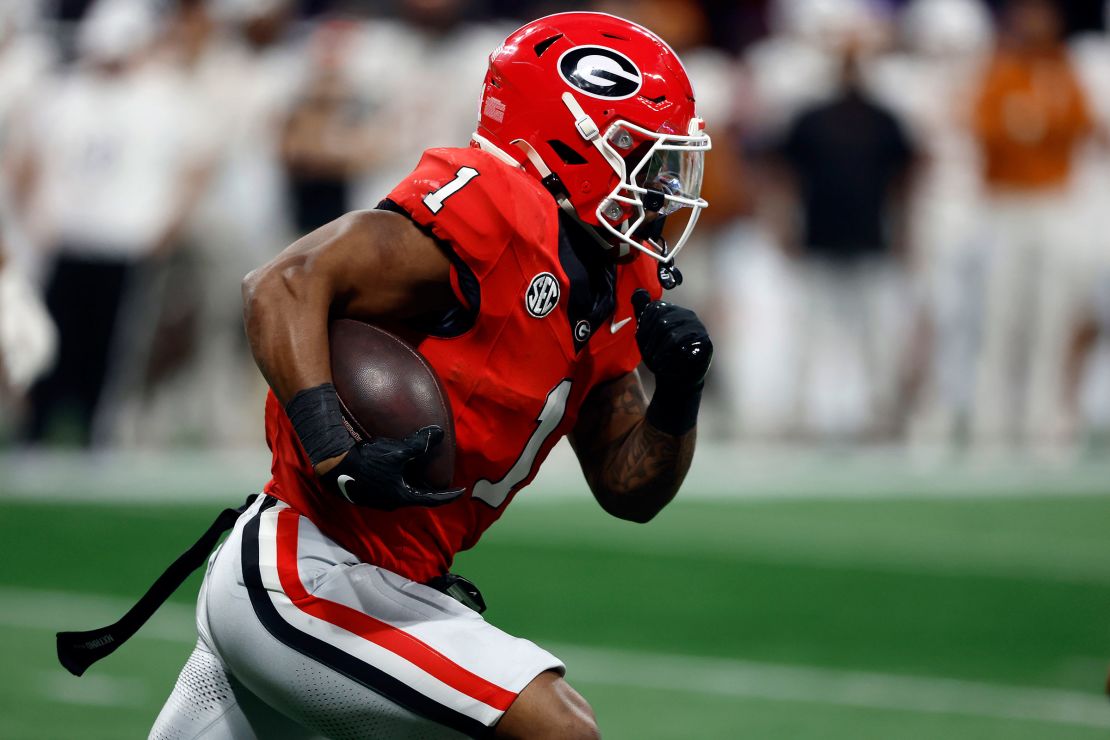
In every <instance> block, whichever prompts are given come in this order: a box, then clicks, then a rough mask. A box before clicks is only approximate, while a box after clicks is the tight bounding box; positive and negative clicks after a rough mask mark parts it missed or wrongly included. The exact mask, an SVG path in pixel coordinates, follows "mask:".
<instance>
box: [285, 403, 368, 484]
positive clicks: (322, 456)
mask: <svg viewBox="0 0 1110 740" xmlns="http://www.w3.org/2000/svg"><path fill="white" fill-rule="evenodd" d="M285 413H286V414H287V415H288V416H289V421H291V422H293V429H294V430H295V431H296V432H297V436H298V437H299V438H300V440H301V446H302V447H304V451H305V452H307V453H308V459H309V460H311V461H312V464H313V465H317V464H319V463H320V462H321V461H323V460H327V459H328V458H331V457H335V456H336V455H342V454H343V453H344V452H346V451H347V450H349V449H351V448H352V447H354V446H355V440H354V438H353V437H351V433H350V432H348V431H347V427H346V425H345V424H344V423H343V412H342V411H340V407H339V394H338V393H336V392H335V386H334V385H332V384H331V383H324V384H322V385H318V386H315V387H313V388H306V389H304V390H303V391H297V395H295V396H293V398H292V399H290V401H289V403H287V404H285Z"/></svg>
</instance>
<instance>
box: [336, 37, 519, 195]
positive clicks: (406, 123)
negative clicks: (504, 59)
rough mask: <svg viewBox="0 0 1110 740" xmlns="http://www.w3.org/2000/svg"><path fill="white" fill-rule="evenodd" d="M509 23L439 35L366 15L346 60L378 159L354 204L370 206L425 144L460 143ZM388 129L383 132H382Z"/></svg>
mask: <svg viewBox="0 0 1110 740" xmlns="http://www.w3.org/2000/svg"><path fill="white" fill-rule="evenodd" d="M511 30H512V29H511V28H510V27H509V26H505V25H499V24H462V25H459V26H457V27H456V28H455V29H454V30H452V31H450V32H448V33H446V34H444V35H439V34H433V33H429V32H426V31H423V30H421V29H419V28H414V27H412V26H411V25H408V24H404V23H400V22H396V21H389V20H371V21H366V22H365V24H364V27H363V30H362V32H361V33H360V34H359V37H358V39H357V40H356V41H355V42H354V48H353V49H352V50H351V52H350V54H349V55H348V58H349V60H350V67H349V69H348V74H349V75H350V80H351V83H352V86H353V88H354V89H355V91H356V94H357V95H358V96H359V98H360V99H361V100H362V101H364V102H365V104H366V105H367V106H368V107H369V110H370V113H369V116H368V117H367V126H368V127H369V128H370V129H371V130H372V129H374V128H375V127H377V126H380V127H381V129H382V135H381V137H380V141H381V148H380V154H381V156H380V158H379V159H378V161H377V162H376V163H375V164H374V165H373V166H372V167H371V168H370V170H369V171H368V172H367V173H366V174H365V175H364V176H363V177H362V178H360V179H359V181H357V182H356V183H355V187H354V191H353V193H352V205H353V206H354V207H356V208H373V207H374V206H375V205H377V204H378V201H380V200H381V199H382V198H384V197H385V196H386V195H387V194H388V193H389V191H390V190H391V189H392V188H393V186H394V185H395V184H396V183H397V181H398V180H399V179H400V178H402V177H404V176H405V175H406V174H408V173H409V172H411V171H412V168H413V167H415V166H416V163H417V162H418V161H419V159H420V155H421V153H422V152H423V151H424V150H425V149H426V148H428V147H429V146H463V145H465V144H466V142H468V141H469V140H470V134H471V133H472V132H473V130H474V124H475V122H476V121H477V120H478V113H479V111H478V104H479V100H478V96H477V95H475V94H474V91H475V90H480V89H481V87H482V81H483V80H484V79H485V74H486V68H487V67H488V66H489V64H488V60H489V52H490V49H494V48H497V46H498V44H500V43H501V42H502V41H503V40H504V39H505V36H506V34H507V33H509V32H510V31H511ZM387 132H388V133H387Z"/></svg>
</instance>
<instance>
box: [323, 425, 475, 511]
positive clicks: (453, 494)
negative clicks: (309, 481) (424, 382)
mask: <svg viewBox="0 0 1110 740" xmlns="http://www.w3.org/2000/svg"><path fill="white" fill-rule="evenodd" d="M442 440H443V429H441V428H440V427H438V426H427V427H424V428H423V429H421V430H419V431H416V432H413V433H412V434H410V435H409V436H407V437H405V438H404V439H390V438H387V437H379V438H377V439H373V440H371V441H369V442H361V443H359V444H357V445H355V446H354V447H352V448H351V449H350V450H349V451H348V452H347V454H346V455H345V456H344V457H343V458H342V459H341V460H340V461H339V463H338V464H337V465H335V466H334V467H332V468H331V469H330V470H328V471H327V472H326V473H323V474H322V475H321V476H320V477H321V479H322V480H323V481H324V484H325V485H326V486H327V487H328V488H330V489H332V490H335V491H338V492H339V495H341V496H343V498H345V499H347V500H348V501H350V502H351V503H353V504H358V505H359V506H369V507H370V508H373V509H384V510H386V511H392V510H393V509H397V508H400V507H402V506H440V505H442V504H446V503H448V502H451V501H454V500H455V499H457V498H458V497H459V496H461V495H462V494H463V490H464V489H462V488H452V489H449V490H446V491H433V490H428V489H425V488H421V487H418V486H414V485H412V484H410V483H409V482H408V481H407V480H405V469H406V468H408V466H409V465H410V464H412V463H414V462H417V461H419V460H420V458H422V457H424V456H425V455H427V454H428V451H429V450H431V449H432V448H433V447H434V446H436V445H437V444H439V443H440V442H441V441H442Z"/></svg>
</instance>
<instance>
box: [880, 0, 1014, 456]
mask: <svg viewBox="0 0 1110 740" xmlns="http://www.w3.org/2000/svg"><path fill="white" fill-rule="evenodd" d="M901 28H902V32H903V34H904V35H905V38H906V40H907V42H908V44H907V46H908V49H909V51H907V52H905V53H898V54H893V55H891V56H889V57H887V58H885V59H883V60H881V61H880V63H879V64H878V65H877V67H876V69H875V74H874V75H873V77H872V82H873V83H874V89H875V90H876V93H877V94H878V95H879V96H880V98H881V99H882V100H883V101H884V102H886V103H887V104H888V105H890V106H891V107H892V108H893V109H894V110H896V111H897V112H898V113H899V114H900V115H901V116H902V117H903V119H904V120H905V122H906V124H907V126H908V128H909V132H910V134H911V136H913V137H914V140H915V141H916V144H917V147H918V149H919V151H920V153H921V161H920V166H919V171H918V172H917V174H916V177H915V182H914V188H913V198H912V202H911V204H910V208H911V211H912V212H911V233H910V241H911V243H910V245H909V246H910V251H911V254H912V255H913V257H912V263H913V267H914V275H913V278H914V280H915V283H916V289H915V293H916V295H915V296H914V299H915V300H917V301H919V302H920V310H923V311H924V312H925V316H927V317H928V319H929V323H930V325H931V328H932V331H933V341H932V346H931V355H930V356H929V357H928V359H927V362H928V363H929V366H928V368H927V370H926V373H925V378H924V381H925V383H924V387H923V388H922V398H921V405H920V406H919V408H918V409H917V411H916V414H915V417H914V419H913V422H914V423H913V426H912V429H911V434H913V436H914V437H915V441H918V442H922V443H926V444H938V443H939V444H943V443H945V442H949V441H951V439H952V435H953V434H954V432H955V431H956V428H957V426H958V424H959V423H960V422H961V421H966V419H967V416H968V414H969V413H970V410H971V401H972V394H973V392H974V380H973V378H974V366H975V352H976V342H977V336H978V333H977V325H978V321H979V307H980V300H981V298H980V297H981V294H982V290H983V283H982V271H983V264H982V248H983V244H982V242H983V240H984V238H985V237H984V233H983V228H982V224H981V213H982V209H983V194H982V187H981V180H980V175H979V172H980V169H981V165H980V158H979V151H978V148H977V145H976V142H975V140H974V139H973V137H972V136H971V132H970V130H969V128H968V121H969V119H970V115H971V106H972V104H973V96H974V94H975V92H976V85H977V84H978V79H979V77H980V75H981V72H982V65H983V63H984V61H985V56H986V54H988V53H989V51H990V49H991V43H992V41H991V35H992V29H991V18H990V14H989V11H988V10H987V8H986V7H985V6H984V5H983V3H982V2H981V0H915V1H914V2H913V3H911V4H910V5H909V6H907V8H906V9H905V11H904V14H903V16H902V18H901Z"/></svg>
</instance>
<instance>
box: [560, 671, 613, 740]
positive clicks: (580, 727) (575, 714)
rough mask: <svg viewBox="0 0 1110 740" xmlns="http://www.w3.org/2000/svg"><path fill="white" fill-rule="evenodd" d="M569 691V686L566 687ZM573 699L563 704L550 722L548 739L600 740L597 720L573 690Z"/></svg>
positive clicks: (587, 705) (591, 710)
mask: <svg viewBox="0 0 1110 740" xmlns="http://www.w3.org/2000/svg"><path fill="white" fill-rule="evenodd" d="M567 688H568V689H570V686H569V685H568V686H567ZM570 692H571V693H572V694H573V698H572V699H571V700H569V701H566V702H564V703H563V705H562V706H561V707H559V709H558V710H556V712H555V713H553V716H552V717H551V718H550V721H551V728H552V729H551V732H550V737H553V738H554V737H557V738H560V739H564V738H565V739H566V740H600V738H601V730H600V729H599V728H598V726H597V718H596V717H594V711H593V709H592V708H591V707H590V705H589V704H588V703H587V702H586V700H585V699H583V698H582V695H581V694H579V693H578V692H577V691H574V689H570Z"/></svg>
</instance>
